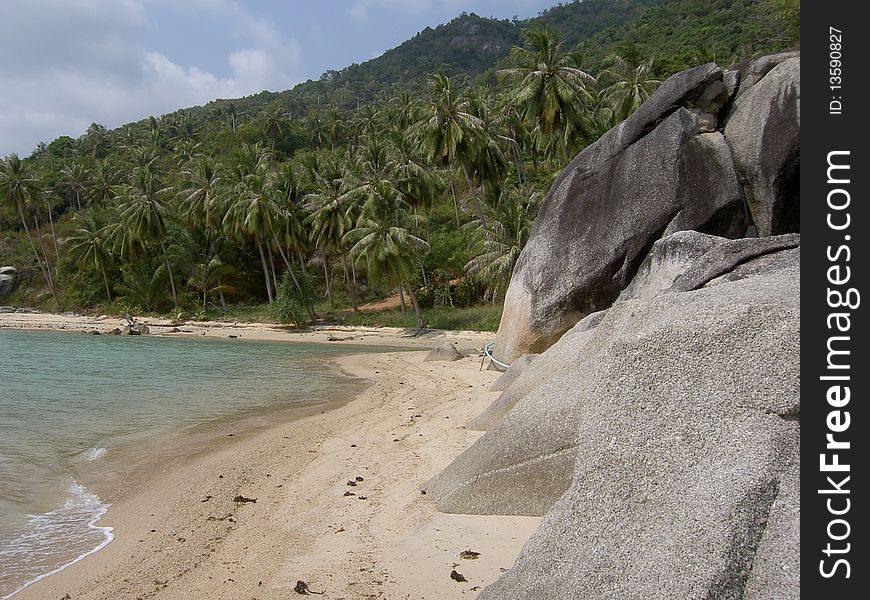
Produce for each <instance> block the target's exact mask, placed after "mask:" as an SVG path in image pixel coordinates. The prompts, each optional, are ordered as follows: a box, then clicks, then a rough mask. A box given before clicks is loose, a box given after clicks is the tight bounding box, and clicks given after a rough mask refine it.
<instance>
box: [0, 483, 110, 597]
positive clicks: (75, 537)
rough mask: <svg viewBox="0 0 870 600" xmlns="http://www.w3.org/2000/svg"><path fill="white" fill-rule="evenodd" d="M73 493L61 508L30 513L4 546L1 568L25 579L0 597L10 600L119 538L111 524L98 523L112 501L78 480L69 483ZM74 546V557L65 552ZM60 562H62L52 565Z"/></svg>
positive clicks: (9, 573) (1, 547)
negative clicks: (17, 533) (103, 525)
mask: <svg viewBox="0 0 870 600" xmlns="http://www.w3.org/2000/svg"><path fill="white" fill-rule="evenodd" d="M69 494H70V495H69V497H68V498H67V499H66V501H65V502H64V503H63V505H62V506H60V507H59V508H57V509H55V510H52V511H49V512H47V513H43V514H39V515H28V517H27V522H26V524H25V525H24V527H23V531H22V532H21V533H20V534H19V535H18V536H17V537H16V538H14V539H12V540H10V541H9V542H7V543H5V544H3V546H0V567H2V568H0V571H4V572H6V575H5V576H9V577H10V578H11V577H13V576H14V577H15V579H17V580H18V581H23V582H24V583H21V584H20V585H18V587H16V588H15V589H14V590H13V591H12V592H10V593H8V594H7V595H5V596H2V598H0V600H8V599H9V598H11V597H12V596H14V595H15V594H17V593H18V592H20V591H21V590H23V589H25V588H27V587H29V586H31V585H33V584H34V583H36V582H37V581H41V580H42V579H45V578H46V577H49V576H50V575H54V574H55V573H59V572H60V571H62V570H64V569H66V568H67V567H69V566H71V565H74V564H76V563H77V562H79V561H81V560H83V559H84V558H85V557H87V556H90V555H91V554H93V553H95V552H99V551H100V550H102V549H103V548H105V547H106V546H107V545H108V544H109V543H110V542H111V541H112V540H113V539H114V538H115V535H114V533H112V528H111V527H101V526H98V525H97V522H98V521H99V520H100V518H102V516H103V515H105V514H106V511H107V510H108V509H109V505H108V504H106V503H105V502H103V501H102V500H100V499H99V498H98V497H97V496H96V495H94V494H92V493H91V492H89V491H88V490H87V488H85V487H84V486H83V485H81V484H79V483H77V482H75V481H73V482H72V483H71V484H70V486H69ZM70 549H75V550H74V552H77V554H75V556H74V557H73V558H70V556H71V553H70V554H68V555H66V556H65V555H63V552H64V550H66V551H67V552H69V550H70ZM52 561H53V563H52ZM58 563H59V564H60V566H54V568H50V567H48V565H52V566H53V565H57V564H58ZM7 569H9V570H7ZM5 576H4V577H5ZM0 593H2V592H0Z"/></svg>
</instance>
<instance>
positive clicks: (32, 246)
mask: <svg viewBox="0 0 870 600" xmlns="http://www.w3.org/2000/svg"><path fill="white" fill-rule="evenodd" d="M18 214H19V215H20V216H21V225H23V226H24V233H25V234H27V241H28V242H30V250H31V251H32V252H33V257H34V258H35V259H36V264H37V265H39V270H40V271H42V276H43V277H44V278H45V283H46V285H48V287H49V289H50V290H52V295H54V289H53V288H52V286H51V277H49V275H48V273H47V272H46V270H45V266H43V264H42V259H41V258H40V257H39V252H37V250H36V244H34V243H33V237H32V236H31V235H30V228H29V227H28V226H27V219H26V218H25V217H24V210H23V209H22V208H21V205H20V204H19V206H18ZM55 301H57V297H55Z"/></svg>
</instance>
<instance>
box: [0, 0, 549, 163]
mask: <svg viewBox="0 0 870 600" xmlns="http://www.w3.org/2000/svg"><path fill="white" fill-rule="evenodd" d="M554 3H555V0H347V1H338V0H316V1H310V0H307V1H306V0H299V1H297V0H0V9H2V10H0V157H3V156H6V155H7V154H10V153H12V152H17V153H18V154H20V155H22V156H26V155H29V154H30V152H31V151H32V150H33V149H34V148H35V146H36V145H37V143H39V142H40V141H45V142H50V141H51V140H53V139H54V138H56V137H57V136H59V135H69V136H72V137H78V136H79V135H81V134H82V133H84V131H85V129H87V127H88V125H90V124H91V123H93V122H97V123H101V124H103V125H106V126H107V127H110V128H112V127H117V126H118V125H121V124H123V123H127V122H129V121H134V120H138V119H141V118H143V117H146V116H148V115H152V114H153V115H161V114H164V113H166V112H171V111H173V110H176V109H178V108H184V107H187V106H192V105H195V104H202V103H205V102H208V101H209V100H213V99H215V98H233V97H239V96H245V95H248V94H252V93H256V92H259V91H261V90H264V89H266V90H283V89H287V88H290V87H292V86H293V85H294V84H296V83H299V82H301V81H305V80H307V79H316V78H318V77H320V74H321V73H323V72H324V71H325V70H327V69H341V68H343V67H345V66H347V65H349V64H351V63H353V62H362V61H365V60H368V59H370V58H373V57H375V56H377V55H378V54H380V53H382V52H383V51H384V50H387V49H389V48H392V47H395V46H397V45H398V44H400V43H401V42H402V41H404V40H406V39H407V38H409V37H411V36H413V35H414V34H415V33H417V32H418V31H420V30H421V29H423V28H424V27H426V26H427V25H429V26H433V27H434V26H436V25H438V24H440V23H444V22H447V21H449V20H450V19H452V18H453V17H455V16H457V15H458V14H460V13H462V12H463V11H466V12H476V13H478V14H480V15H482V16H494V17H499V18H511V17H512V16H514V15H518V16H519V17H520V18H524V17H529V16H533V15H535V14H537V13H538V12H539V11H541V10H543V9H544V8H547V7H549V6H550V5H552V4H554Z"/></svg>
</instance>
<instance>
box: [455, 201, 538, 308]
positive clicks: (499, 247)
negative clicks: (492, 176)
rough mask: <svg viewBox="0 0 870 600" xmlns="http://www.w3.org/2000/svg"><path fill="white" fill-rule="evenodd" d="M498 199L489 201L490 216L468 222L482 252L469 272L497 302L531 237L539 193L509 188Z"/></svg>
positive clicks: (467, 267) (468, 265)
mask: <svg viewBox="0 0 870 600" xmlns="http://www.w3.org/2000/svg"><path fill="white" fill-rule="evenodd" d="M499 196H500V197H499V198H498V200H497V201H494V202H490V203H488V206H487V218H486V219H485V220H484V219H479V218H478V219H475V220H473V221H470V222H469V223H466V224H465V227H466V228H467V229H468V230H470V231H471V232H472V235H473V236H474V237H475V238H476V239H477V243H478V248H477V250H478V254H477V255H476V256H475V257H474V258H472V259H471V260H469V261H468V263H466V265H465V270H466V272H467V273H468V274H469V275H470V276H471V277H473V278H474V279H475V280H477V281H478V282H480V283H481V284H483V285H484V287H485V289H486V292H485V294H486V296H487V297H489V298H490V299H492V300H493V301H495V300H496V299H497V298H500V297H502V296H503V295H504V293H505V292H506V291H507V287H508V284H509V283H510V279H511V275H512V274H513V269H514V266H515V265H516V262H517V259H518V258H519V255H520V252H521V251H522V249H523V247H524V246H525V245H526V242H527V241H528V239H529V233H530V231H531V228H532V223H533V221H534V218H535V215H534V211H535V208H536V205H537V201H538V196H537V195H536V194H532V193H530V191H529V190H527V189H523V188H511V187H507V186H506V187H505V188H503V189H502V190H501V192H500V194H499Z"/></svg>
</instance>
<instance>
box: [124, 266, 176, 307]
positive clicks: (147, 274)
mask: <svg viewBox="0 0 870 600" xmlns="http://www.w3.org/2000/svg"><path fill="white" fill-rule="evenodd" d="M164 285H166V270H165V266H164V265H156V266H155V265H154V263H152V261H151V260H150V259H149V258H146V257H142V258H139V259H138V260H136V261H135V262H133V263H132V264H131V265H130V266H129V267H128V268H127V269H125V270H124V278H123V281H122V282H121V283H120V284H119V285H118V291H119V292H120V293H121V296H122V297H123V298H124V300H125V301H126V302H127V304H130V305H133V306H136V307H139V308H141V309H143V310H145V311H148V312H153V311H156V310H157V309H158V308H159V307H160V303H161V300H162V299H163V298H165V297H166V296H165V292H164V290H165V288H164V287H163V286H164Z"/></svg>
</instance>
